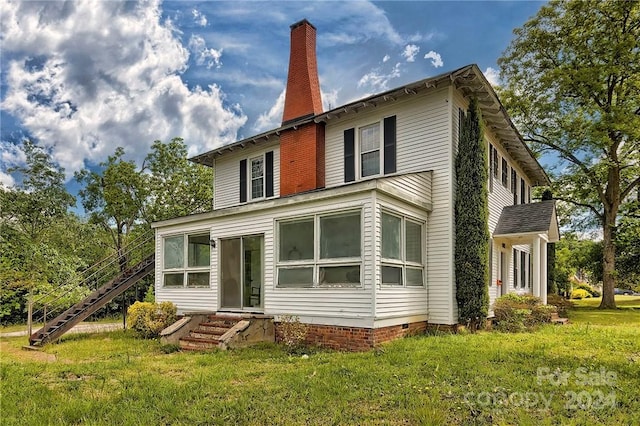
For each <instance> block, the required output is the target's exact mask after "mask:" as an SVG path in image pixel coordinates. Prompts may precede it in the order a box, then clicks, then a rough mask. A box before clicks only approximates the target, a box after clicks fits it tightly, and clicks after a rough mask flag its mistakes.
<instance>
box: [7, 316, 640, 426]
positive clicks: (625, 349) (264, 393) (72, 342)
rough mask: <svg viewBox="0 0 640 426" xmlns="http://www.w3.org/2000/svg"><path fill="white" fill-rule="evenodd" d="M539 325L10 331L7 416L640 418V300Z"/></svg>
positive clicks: (313, 420)
mask: <svg viewBox="0 0 640 426" xmlns="http://www.w3.org/2000/svg"><path fill="white" fill-rule="evenodd" d="M571 320H572V323H571V324H569V325H566V326H551V325H549V326H545V327H543V328H541V329H540V330H539V331H537V332H535V333H531V334H524V333H519V334H502V333H497V332H481V333H478V334H473V335H472V334H459V335H437V336H421V337H414V338H409V339H404V340H399V341H395V342H392V343H390V344H387V345H385V346H383V347H382V348H381V349H379V350H376V351H370V352H367V353H340V352H331V351H314V352H312V353H310V354H309V358H308V359H305V358H302V357H300V356H289V355H288V354H287V353H285V352H284V351H283V350H282V349H281V348H280V347H277V346H275V345H266V346H262V347H259V348H253V349H245V350H237V351H229V352H212V353H181V352H175V353H169V354H165V353H163V351H162V348H161V346H160V345H159V343H157V342H155V341H144V340H138V339H135V338H133V337H132V336H131V335H129V334H127V333H125V332H122V331H119V332H112V333H105V334H96V335H72V336H68V337H67V338H65V339H63V340H62V341H61V342H60V343H59V344H52V345H48V346H46V347H45V349H44V351H42V352H27V351H23V350H21V349H20V346H21V345H23V344H24V343H25V339H24V338H10V339H2V341H0V343H1V350H2V352H1V354H2V358H1V361H0V380H1V392H2V400H1V407H0V408H1V413H0V415H1V420H2V421H1V423H2V424H3V425H13V424H15V425H18V424H19V425H23V424H30V425H40V424H53V425H55V424H65V425H66V424H87V425H100V424H123V425H129V424H136V425H137V424H140V425H158V424H172V425H173V424H184V425H197V424H201V425H205V424H207V425H208V424H225V425H227V424H251V425H267V424H269V425H271V424H285V425H288V424H313V425H316V424H318V425H325V424H327V425H328V424H385V425H386V424H392V425H393V424H398V425H400V424H402V425H406V424H410V425H412V424H426V425H440V424H442V425H445V424H446V425H448V424H461V425H484V424H504V425H512V424H518V425H547V424H549V425H551V424H575V425H590V424H617V425H630V424H640V410H639V409H638V407H640V392H639V391H638V389H640V309H633V308H627V309H621V310H619V311H616V312H613V313H609V312H599V311H597V310H595V309H592V308H589V307H584V308H577V309H575V310H573V311H572V312H571Z"/></svg>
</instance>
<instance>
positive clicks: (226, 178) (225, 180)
mask: <svg viewBox="0 0 640 426" xmlns="http://www.w3.org/2000/svg"><path fill="white" fill-rule="evenodd" d="M268 151H273V195H274V197H278V196H279V195H280V146H279V144H278V143H277V142H270V143H266V144H260V145H257V146H251V147H245V148H237V149H236V150H235V151H233V152H230V153H228V154H225V155H224V156H222V157H218V158H216V160H215V163H214V166H213V170H214V175H215V177H214V180H213V208H214V210H218V209H223V208H225V207H232V206H237V205H239V204H240V195H239V194H240V181H239V167H240V160H245V159H246V160H248V161H247V173H248V177H247V199H248V200H251V187H252V185H251V159H253V158H256V157H259V156H262V158H264V154H265V153H266V152H268ZM263 182H264V178H263ZM263 191H264V186H263Z"/></svg>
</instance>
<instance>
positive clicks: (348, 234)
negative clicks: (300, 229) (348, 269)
mask: <svg viewBox="0 0 640 426" xmlns="http://www.w3.org/2000/svg"><path fill="white" fill-rule="evenodd" d="M360 234H361V229H360V212H357V213H348V214H342V215H333V216H325V217H321V218H320V258H321V259H335V258H353V257H360V241H361V239H360Z"/></svg>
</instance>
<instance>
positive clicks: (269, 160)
mask: <svg viewBox="0 0 640 426" xmlns="http://www.w3.org/2000/svg"><path fill="white" fill-rule="evenodd" d="M264 157H265V158H264V160H265V163H266V170H265V179H266V182H265V190H266V194H265V196H266V197H273V151H269V152H267V153H266V154H265V155H264Z"/></svg>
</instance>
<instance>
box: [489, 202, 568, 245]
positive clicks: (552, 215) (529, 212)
mask: <svg viewBox="0 0 640 426" xmlns="http://www.w3.org/2000/svg"><path fill="white" fill-rule="evenodd" d="M533 233H541V234H542V233H548V235H549V242H555V241H558V239H559V237H560V235H559V234H560V232H559V229H558V219H557V217H556V204H555V202H554V201H553V200H546V201H541V202H539V203H529V204H516V205H513V206H506V207H504V208H503V209H502V213H501V214H500V219H499V220H498V225H496V229H495V231H493V236H494V238H495V237H506V236H513V235H521V234H533Z"/></svg>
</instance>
